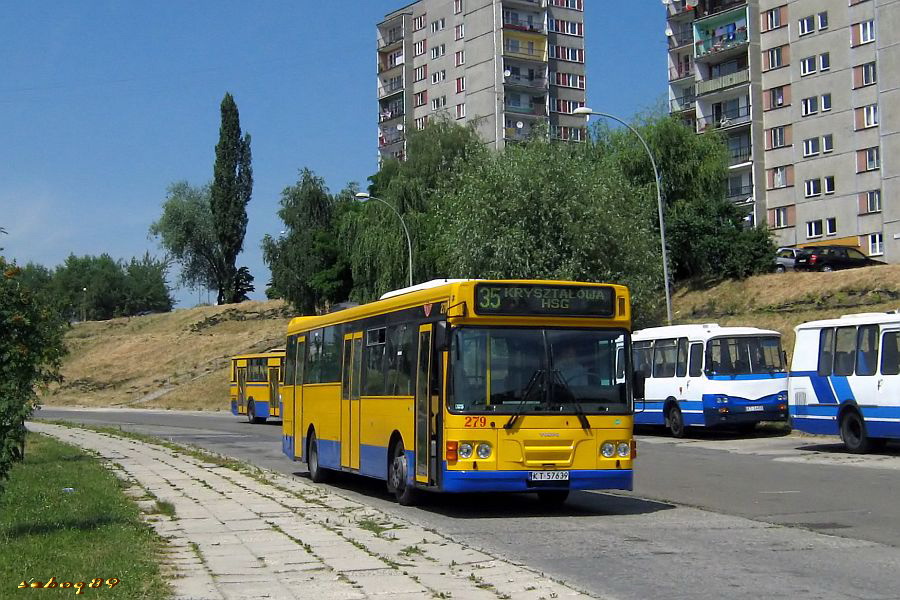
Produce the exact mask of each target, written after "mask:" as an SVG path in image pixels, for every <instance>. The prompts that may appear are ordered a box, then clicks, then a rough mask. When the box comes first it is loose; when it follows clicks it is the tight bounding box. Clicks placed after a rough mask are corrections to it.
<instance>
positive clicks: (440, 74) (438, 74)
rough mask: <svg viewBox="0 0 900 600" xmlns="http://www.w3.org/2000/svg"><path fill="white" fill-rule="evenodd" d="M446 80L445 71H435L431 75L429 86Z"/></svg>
mask: <svg viewBox="0 0 900 600" xmlns="http://www.w3.org/2000/svg"><path fill="white" fill-rule="evenodd" d="M445 79H447V71H446V70H445V69H442V70H440V71H435V72H434V73H432V74H431V84H432V85H434V84H436V83H440V82H442V81H444V80H445Z"/></svg>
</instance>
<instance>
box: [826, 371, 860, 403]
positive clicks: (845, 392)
mask: <svg viewBox="0 0 900 600" xmlns="http://www.w3.org/2000/svg"><path fill="white" fill-rule="evenodd" d="M829 379H830V380H831V385H832V386H833V387H834V393H835V394H836V396H837V402H838V403H843V402H847V401H849V400H854V401H855V400H856V398H855V397H854V396H853V390H851V389H850V384H849V383H848V382H847V378H846V377H841V376H838V375H832V376H831V377H829Z"/></svg>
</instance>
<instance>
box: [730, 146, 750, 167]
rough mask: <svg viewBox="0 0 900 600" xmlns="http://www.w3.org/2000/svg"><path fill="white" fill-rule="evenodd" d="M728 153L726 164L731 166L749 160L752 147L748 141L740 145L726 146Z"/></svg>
mask: <svg viewBox="0 0 900 600" xmlns="http://www.w3.org/2000/svg"><path fill="white" fill-rule="evenodd" d="M728 154H729V156H728V158H729V160H728V164H729V166H732V167H733V166H735V165H740V164H743V163H745V162H749V161H750V158H751V157H752V156H753V147H752V146H751V145H750V144H749V143H747V144H741V145H740V146H735V147H732V148H728Z"/></svg>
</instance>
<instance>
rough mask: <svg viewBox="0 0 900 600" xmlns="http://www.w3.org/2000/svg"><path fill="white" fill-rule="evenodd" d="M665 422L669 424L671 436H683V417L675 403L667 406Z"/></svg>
mask: <svg viewBox="0 0 900 600" xmlns="http://www.w3.org/2000/svg"><path fill="white" fill-rule="evenodd" d="M666 423H667V424H668V425H669V432H671V434H672V437H673V438H683V437H684V417H683V416H682V415H681V409H680V408H678V407H677V406H675V405H672V407H671V408H669V414H668V416H667V417H666Z"/></svg>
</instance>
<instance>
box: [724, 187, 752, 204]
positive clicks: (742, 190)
mask: <svg viewBox="0 0 900 600" xmlns="http://www.w3.org/2000/svg"><path fill="white" fill-rule="evenodd" d="M752 195H753V185H744V186H741V187H733V188H726V190H725V198H726V199H727V200H729V201H731V202H746V201H747V198H749V197H751V196H752Z"/></svg>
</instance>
